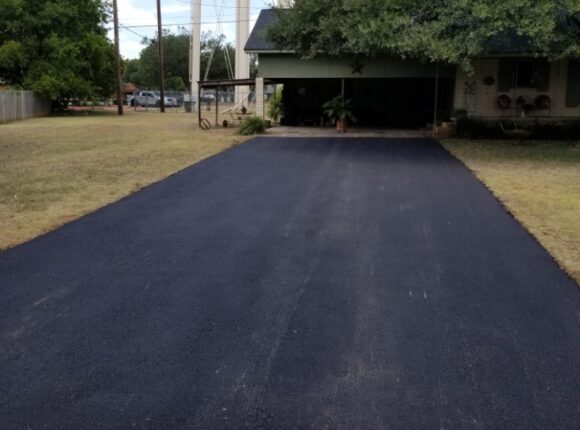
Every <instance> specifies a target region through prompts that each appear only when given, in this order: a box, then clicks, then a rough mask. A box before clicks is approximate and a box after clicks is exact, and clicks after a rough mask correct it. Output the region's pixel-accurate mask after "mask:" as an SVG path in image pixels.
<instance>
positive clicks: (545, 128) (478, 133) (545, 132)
mask: <svg viewBox="0 0 580 430" xmlns="http://www.w3.org/2000/svg"><path fill="white" fill-rule="evenodd" d="M499 121H502V122H503V123H504V124H505V127H506V128H510V127H511V124H510V119H509V118H507V119H504V120H498V121H484V120H479V119H474V118H458V120H457V137H461V138H465V139H509V136H506V134H505V133H504V132H503V131H502V130H501V127H500V126H499ZM519 127H522V128H525V129H526V130H529V131H531V134H530V135H529V137H527V139H539V140H578V139H580V121H571V122H564V123H549V122H545V123H540V122H537V123H528V124H520V125H519ZM517 139H518V140H524V138H522V137H517Z"/></svg>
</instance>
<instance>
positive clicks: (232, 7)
mask: <svg viewBox="0 0 580 430" xmlns="http://www.w3.org/2000/svg"><path fill="white" fill-rule="evenodd" d="M173 1H174V2H176V3H183V4H191V1H187V0H173ZM201 5H202V6H207V7H213V6H214V5H213V4H208V3H201ZM223 7H225V8H228V9H255V10H263V9H266V8H263V7H256V6H248V7H247V8H245V7H240V6H226V5H224V6H223Z"/></svg>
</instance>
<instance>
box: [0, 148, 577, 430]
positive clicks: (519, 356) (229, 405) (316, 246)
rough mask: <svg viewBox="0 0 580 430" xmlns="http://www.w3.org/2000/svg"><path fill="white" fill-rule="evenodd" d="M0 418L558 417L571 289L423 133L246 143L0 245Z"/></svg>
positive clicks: (568, 400)
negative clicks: (57, 225) (24, 239)
mask: <svg viewBox="0 0 580 430" xmlns="http://www.w3.org/2000/svg"><path fill="white" fill-rule="evenodd" d="M0 428H2V429H44V428H47V429H59V428H66V429H111V428H118V429H129V428H139V429H196V430H197V429H306V428H311V429H435V428H437V429H459V428H462V429H463V428H473V429H496V428H505V429H532V428H538V429H547V428H558V429H577V428H580V292H579V290H578V287H577V285H576V284H575V282H573V281H572V280H571V279H570V278H568V277H567V276H566V275H565V274H564V273H563V272H562V271H561V270H560V269H559V268H558V267H557V265H556V264H555V262H554V261H553V260H552V259H551V258H550V257H549V256H548V254H547V253H546V252H545V251H544V250H543V249H542V248H541V247H540V246H539V245H538V243H537V242H536V241H535V240H534V239H533V238H532V237H530V236H529V235H528V233H526V232H525V231H524V229H523V228H522V227H520V225H519V224H518V223H517V222H516V221H515V220H514V219H512V217H511V216H510V215H508V214H507V213H506V212H505V211H504V210H503V209H502V207H501V205H500V204H499V203H498V202H497V201H496V200H495V199H494V198H493V197H492V195H491V194H490V193H489V192H488V191H487V190H486V189H485V188H484V186H483V185H482V184H481V183H480V182H478V181H477V180H476V178H475V177H474V176H473V175H472V174H471V173H470V172H469V171H468V170H467V168H465V167H464V166H463V165H462V164H461V163H460V162H458V161H457V160H455V159H454V158H453V157H451V156H450V155H449V154H448V153H447V152H445V151H444V150H443V149H442V148H441V147H440V146H439V145H437V144H436V143H435V142H433V141H430V140H428V139H423V140H420V139H417V140H395V139H393V140H386V139H382V140H381V139H283V138H277V139H270V138H259V139H256V140H254V141H252V142H249V143H247V144H244V145H241V146H239V147H236V148H234V149H231V150H229V151H226V152H224V153H222V154H220V155H218V156H215V157H213V158H210V159H208V160H206V161H204V162H202V163H200V164H198V165H196V166H193V167H191V168H188V169H186V170H184V171H182V172H180V173H178V174H177V175H175V176H173V177H171V178H169V179H167V180H165V181H162V182H160V183H158V184H156V185H153V186H151V187H149V188H147V189H145V190H143V191H141V192H139V193H137V194H135V195H133V196H131V197H129V198H127V199H124V200H122V201H120V202H118V203H116V204H114V205H112V206H109V207H107V208H104V209H102V210H99V211H98V212H96V213H94V214H92V215H90V216H87V217H85V218H83V219H81V220H79V221H77V222H74V223H72V224H69V225H67V226H65V227H64V228H61V229H59V230H57V231H55V232H53V233H50V234H48V235H46V236H43V237H41V238H38V239H36V240H34V241H32V242H30V243H27V244H25V245H23V246H19V247H17V248H14V249H12V250H9V251H6V252H3V253H1V254H0Z"/></svg>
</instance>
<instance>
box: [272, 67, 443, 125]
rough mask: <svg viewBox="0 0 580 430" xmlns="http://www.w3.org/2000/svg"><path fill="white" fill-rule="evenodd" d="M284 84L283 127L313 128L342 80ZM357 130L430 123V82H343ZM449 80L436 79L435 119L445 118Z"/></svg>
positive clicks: (339, 89)
mask: <svg viewBox="0 0 580 430" xmlns="http://www.w3.org/2000/svg"><path fill="white" fill-rule="evenodd" d="M280 83H283V84H284V92H283V101H284V115H283V118H282V120H281V122H282V124H283V125H289V126H317V125H321V124H323V123H324V122H325V121H326V119H325V118H324V115H323V109H322V105H323V104H324V103H325V102H327V101H328V100H330V99H332V98H333V97H336V96H337V95H340V94H341V93H342V87H343V80H342V79H288V80H284V81H281V82H280ZM344 94H345V98H346V99H350V100H352V104H351V106H352V110H353V114H354V116H355V117H356V119H357V123H356V125H357V126H360V127H381V128H422V127H425V126H426V125H427V124H428V123H431V122H433V109H434V97H435V79H434V78H391V79H345V80H344ZM452 98H453V79H451V78H440V79H439V97H438V119H439V120H442V119H443V120H444V119H446V117H448V116H449V114H450V111H451V107H452Z"/></svg>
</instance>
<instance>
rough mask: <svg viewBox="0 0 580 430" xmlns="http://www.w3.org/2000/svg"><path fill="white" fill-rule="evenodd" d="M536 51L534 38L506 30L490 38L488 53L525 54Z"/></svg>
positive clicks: (487, 47) (486, 51) (486, 50)
mask: <svg viewBox="0 0 580 430" xmlns="http://www.w3.org/2000/svg"><path fill="white" fill-rule="evenodd" d="M531 52H534V46H533V42H532V39H530V38H529V37H525V36H521V35H519V34H517V33H516V32H515V31H513V30H511V31H509V30H508V31H504V32H502V33H498V34H496V35H494V36H492V37H490V38H489V40H488V43H487V46H486V49H485V54H486V55H493V54H495V55H524V54H529V53H531Z"/></svg>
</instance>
